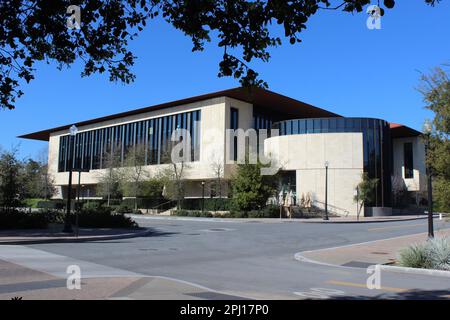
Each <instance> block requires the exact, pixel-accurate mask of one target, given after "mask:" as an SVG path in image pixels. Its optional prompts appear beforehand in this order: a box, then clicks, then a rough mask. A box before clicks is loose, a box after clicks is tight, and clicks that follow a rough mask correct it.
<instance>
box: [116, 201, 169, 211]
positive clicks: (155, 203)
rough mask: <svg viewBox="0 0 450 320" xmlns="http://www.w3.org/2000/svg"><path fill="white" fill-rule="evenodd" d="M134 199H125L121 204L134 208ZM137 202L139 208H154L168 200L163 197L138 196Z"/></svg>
mask: <svg viewBox="0 0 450 320" xmlns="http://www.w3.org/2000/svg"><path fill="white" fill-rule="evenodd" d="M134 201H135V199H134V198H127V199H123V200H122V202H121V203H120V206H126V207H128V208H134ZM136 202H137V207H138V209H152V208H154V207H156V206H158V205H160V204H162V203H164V202H167V200H166V199H163V198H138V199H136ZM130 212H131V211H130Z"/></svg>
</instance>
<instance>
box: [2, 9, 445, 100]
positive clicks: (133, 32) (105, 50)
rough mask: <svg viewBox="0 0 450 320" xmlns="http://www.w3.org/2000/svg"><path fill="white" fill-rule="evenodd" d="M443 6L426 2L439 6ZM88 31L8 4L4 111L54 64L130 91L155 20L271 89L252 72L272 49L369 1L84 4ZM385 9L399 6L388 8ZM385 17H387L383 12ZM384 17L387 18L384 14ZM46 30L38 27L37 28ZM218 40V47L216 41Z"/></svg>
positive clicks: (61, 17)
mask: <svg viewBox="0 0 450 320" xmlns="http://www.w3.org/2000/svg"><path fill="white" fill-rule="evenodd" d="M437 2H438V0H425V3H427V4H429V5H434V4H435V3H437ZM79 3H80V7H81V30H69V29H68V28H67V25H66V21H67V14H66V10H67V7H68V6H69V5H70V4H73V3H71V2H69V1H52V2H51V5H49V4H48V1H46V0H24V1H8V2H5V4H4V5H3V3H2V4H0V20H1V21H2V32H1V36H0V49H1V50H0V70H1V72H0V105H1V106H2V107H4V108H9V109H13V108H14V105H15V100H16V98H18V97H20V96H21V95H22V94H23V92H22V91H21V90H20V85H21V84H22V82H23V83H25V82H30V81H31V80H33V79H34V76H35V72H36V68H35V64H36V63H37V62H40V61H47V62H54V63H55V65H56V66H57V67H58V68H59V69H62V68H63V67H68V66H70V65H72V64H74V63H75V62H76V61H80V62H81V63H82V66H83V71H82V73H81V75H82V76H90V75H92V74H95V73H99V74H102V73H104V72H106V73H107V74H108V75H109V79H110V80H111V81H121V82H123V83H130V82H132V81H134V79H135V75H134V74H133V73H132V72H131V71H130V68H131V67H132V66H133V65H134V62H135V59H136V57H135V56H134V55H133V53H132V52H131V51H130V50H128V49H127V47H128V44H129V41H131V40H133V39H134V38H135V37H137V35H138V32H140V31H142V30H143V29H144V28H145V26H146V25H147V22H148V21H149V20H150V19H153V18H155V17H157V16H158V15H161V16H162V17H163V19H164V20H165V21H166V22H168V23H169V24H171V25H172V26H173V27H174V28H176V29H178V30H180V31H181V32H182V33H183V34H185V35H186V36H187V37H189V38H190V39H191V41H192V45H193V48H192V51H202V50H204V49H205V46H206V44H207V43H208V42H212V41H213V42H214V43H217V46H218V47H219V48H221V49H222V50H223V55H222V60H221V61H220V63H219V73H218V75H219V76H220V77H223V76H227V77H228V76H233V77H234V78H236V79H239V81H240V83H241V84H242V85H243V86H246V87H250V86H267V84H266V83H265V82H264V81H263V80H261V79H259V78H258V73H257V72H256V71H255V70H253V69H252V68H251V67H250V66H249V65H250V63H251V62H253V61H254V60H255V59H256V60H260V61H263V62H267V61H269V60H270V53H269V51H270V49H271V48H273V47H276V46H279V45H281V43H282V38H283V37H282V36H280V33H279V31H280V30H279V29H278V28H272V27H271V26H272V25H275V24H278V25H280V26H281V34H282V35H284V38H285V39H288V41H289V43H291V44H295V43H299V42H301V39H300V34H301V32H302V31H304V30H305V29H306V24H307V22H308V20H309V19H310V18H311V17H312V16H314V15H315V14H317V13H318V12H319V11H320V10H321V9H332V10H342V11H344V12H350V13H353V12H362V11H363V8H364V6H365V5H367V4H369V3H370V0H343V1H342V4H341V5H338V6H336V5H335V4H334V3H333V2H332V1H324V0H309V1H304V0H294V1H279V0H276V1H268V0H262V1H249V0H235V1H162V0H151V1H138V0H109V1H101V0H84V1H76V2H75V3H74V4H79ZM384 4H385V8H386V9H390V8H392V7H393V4H394V1H393V0H385V1H384ZM383 10H384V9H383ZM383 12H384V11H383ZM36 26H39V27H36ZM213 37H216V38H217V39H213Z"/></svg>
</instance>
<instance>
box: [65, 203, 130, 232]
mask: <svg viewBox="0 0 450 320" xmlns="http://www.w3.org/2000/svg"><path fill="white" fill-rule="evenodd" d="M72 219H73V220H72V223H75V215H72ZM78 225H79V226H80V227H81V228H138V227H139V226H138V224H137V223H136V222H135V221H134V220H133V219H131V218H129V217H127V216H125V215H123V214H121V213H115V212H113V211H112V210H111V209H110V208H107V207H100V208H98V209H95V210H94V209H83V210H81V212H79V213H78Z"/></svg>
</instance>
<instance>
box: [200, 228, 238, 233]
mask: <svg viewBox="0 0 450 320" xmlns="http://www.w3.org/2000/svg"><path fill="white" fill-rule="evenodd" d="M233 230H234V229H228V228H210V229H203V230H198V231H202V232H225V231H233Z"/></svg>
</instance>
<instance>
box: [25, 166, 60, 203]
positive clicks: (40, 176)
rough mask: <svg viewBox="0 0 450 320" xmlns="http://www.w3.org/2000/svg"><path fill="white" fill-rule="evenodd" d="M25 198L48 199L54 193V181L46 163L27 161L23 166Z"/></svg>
mask: <svg viewBox="0 0 450 320" xmlns="http://www.w3.org/2000/svg"><path fill="white" fill-rule="evenodd" d="M23 171H24V172H23V175H24V179H23V181H24V188H25V191H24V192H25V197H26V198H44V199H50V198H51V197H52V196H53V195H55V193H56V188H55V185H54V179H53V177H52V176H51V175H50V174H49V172H48V166H47V164H46V163H43V162H40V161H36V160H33V159H28V160H27V161H26V162H25V164H24V165H23Z"/></svg>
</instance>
